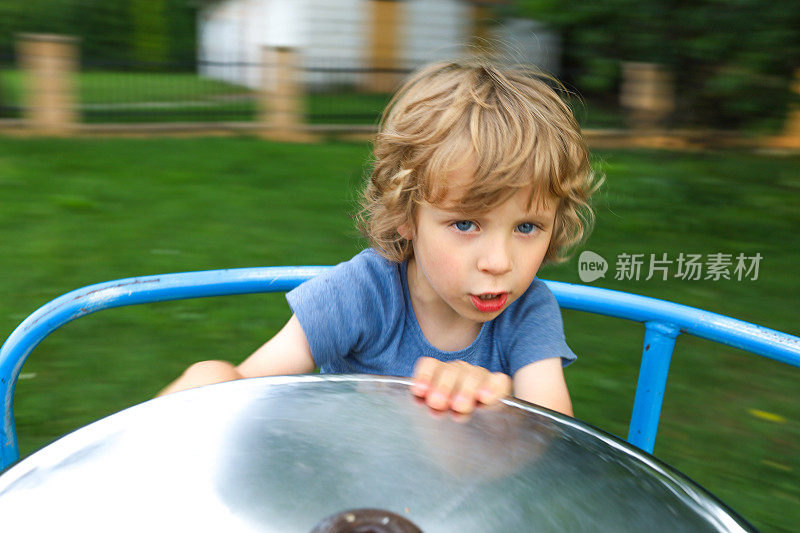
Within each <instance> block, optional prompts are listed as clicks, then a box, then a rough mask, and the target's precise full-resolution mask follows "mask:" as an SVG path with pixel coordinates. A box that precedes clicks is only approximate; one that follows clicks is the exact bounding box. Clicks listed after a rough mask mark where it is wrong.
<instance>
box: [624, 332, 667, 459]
mask: <svg viewBox="0 0 800 533" xmlns="http://www.w3.org/2000/svg"><path fill="white" fill-rule="evenodd" d="M644 326H645V333H644V347H643V349H642V364H641V367H640V368H639V381H638V383H637V384H636V397H635V398H634V400H633V412H632V414H631V423H630V426H629V428H628V442H629V443H631V444H633V445H634V446H637V447H638V448H640V449H642V450H644V451H646V452H648V453H653V447H654V446H655V443H656V432H657V431H658V420H659V418H660V416H661V405H662V404H663V402H664V391H665V390H666V387H667V375H668V374H669V363H670V359H671V358H672V351H673V349H674V348H675V338H676V337H677V336H678V335H680V329H678V328H677V327H676V326H674V325H672V324H665V323H663V322H654V321H651V322H645V325H644Z"/></svg>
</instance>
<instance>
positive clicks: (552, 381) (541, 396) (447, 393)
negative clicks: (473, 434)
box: [411, 357, 572, 416]
mask: <svg viewBox="0 0 800 533" xmlns="http://www.w3.org/2000/svg"><path fill="white" fill-rule="evenodd" d="M413 379H414V386H413V387H412V389H411V390H412V392H413V393H414V395H415V396H418V397H420V398H424V399H425V403H426V404H428V405H429V406H430V407H433V408H434V409H439V410H444V409H452V410H454V411H457V412H459V413H469V412H472V410H473V409H475V404H476V402H478V403H482V404H486V405H488V404H492V403H494V402H496V401H498V400H499V399H500V398H502V397H504V396H508V395H510V394H511V390H512V382H511V379H510V378H509V377H508V376H507V375H505V374H503V373H501V372H494V373H492V372H489V371H488V370H486V369H485V368H482V367H479V366H474V365H471V364H469V363H467V362H465V361H453V362H450V363H445V362H443V361H439V360H437V359H433V358H430V357H421V358H420V359H419V360H417V364H416V366H415V367H414V377H413ZM513 390H514V396H515V397H517V398H519V399H520V400H525V401H527V402H531V403H535V404H537V405H541V406H543V407H547V408H548V409H552V410H554V411H558V412H560V413H563V414H565V415H569V416H572V402H571V401H570V398H569V392H568V391H567V384H566V382H565V381H564V371H563V370H562V367H561V358H559V357H553V358H549V359H542V360H541V361H536V362H535V363H530V364H529V365H526V366H524V367H522V368H521V369H519V370H518V371H517V373H516V374H514V381H513Z"/></svg>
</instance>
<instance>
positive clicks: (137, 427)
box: [0, 376, 751, 532]
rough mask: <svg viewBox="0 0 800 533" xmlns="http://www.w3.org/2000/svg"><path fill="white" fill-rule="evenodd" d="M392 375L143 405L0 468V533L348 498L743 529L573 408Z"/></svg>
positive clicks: (314, 520) (206, 518) (470, 527)
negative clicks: (443, 391)
mask: <svg viewBox="0 0 800 533" xmlns="http://www.w3.org/2000/svg"><path fill="white" fill-rule="evenodd" d="M408 385H409V383H408V381H406V380H402V379H395V378H380V377H370V376H294V377H272V378H258V379H251V380H242V381H236V382H231V383H223V384H219V385H213V386H209V387H202V388H199V389H195V390H190V391H186V392H182V393H178V394H174V395H171V396H167V397H163V398H158V399H155V400H151V401H149V402H145V403H143V404H141V405H138V406H135V407H132V408H130V409H127V410H125V411H122V412H120V413H117V414H115V415H112V416H110V417H108V418H106V419H103V420H101V421H99V422H95V423H94V424H91V425H89V426H87V427H85V428H83V429H80V430H78V431H76V432H74V433H72V434H70V435H67V436H66V437H64V438H62V439H60V440H58V441H56V442H55V443H53V444H51V445H50V446H48V447H46V448H44V449H43V450H41V451H39V452H37V453H36V454H34V455H32V456H31V457H29V458H28V459H25V460H24V461H22V462H20V463H19V464H17V465H16V466H14V467H12V468H11V469H9V470H8V471H7V472H6V473H5V474H3V475H2V476H0V517H1V519H2V524H3V530H4V531H6V530H8V531H15V532H19V531H36V532H39V531H56V530H63V529H64V528H65V527H66V528H67V529H72V528H73V527H80V530H81V531H87V532H89V531H104V532H105V531H115V530H118V529H119V528H120V527H122V528H124V529H126V530H131V531H136V530H141V531H153V530H157V531H169V530H173V531H209V530H215V529H216V530H220V531H260V532H263V531H276V532H293V531H299V532H309V531H312V530H313V529H314V528H315V527H317V525H318V524H320V523H321V522H323V521H324V520H325V519H326V518H330V517H334V516H335V515H337V514H339V513H342V512H346V511H350V512H351V513H352V512H353V510H359V509H360V510H364V509H373V510H379V511H381V512H384V511H385V512H389V513H393V514H394V515H398V516H399V517H403V518H405V519H407V520H408V521H410V522H411V523H412V524H413V525H415V526H417V527H419V528H420V529H421V530H422V531H425V532H449V531H452V532H469V531H476V532H488V531H531V530H536V531H602V530H608V531H620V530H630V531H648V530H669V531H747V530H750V529H751V526H749V525H748V524H747V523H746V522H745V521H743V520H742V519H741V518H740V517H738V516H737V515H736V514H735V513H733V512H732V511H730V510H729V509H727V508H726V507H725V506H724V505H722V504H721V503H719V502H718V501H717V500H716V499H715V498H713V497H712V496H710V495H709V494H708V493H707V492H705V491H704V490H703V489H702V488H700V487H698V486H697V485H695V484H694V483H693V482H691V481H690V480H688V479H687V478H685V477H684V476H682V475H681V474H678V473H677V472H675V471H674V470H672V469H671V468H669V467H667V466H666V465H664V464H663V463H661V462H660V461H658V460H657V459H655V458H653V457H652V456H650V455H648V454H646V453H643V452H641V451H639V450H637V449H636V448H633V447H632V446H630V445H628V444H626V443H624V442H622V441H621V440H619V439H617V438H615V437H611V436H609V435H607V434H605V433H602V432H600V431H598V430H595V429H593V428H591V427H588V426H586V425H584V424H582V423H581V422H578V421H576V420H574V419H571V418H567V417H564V416H561V415H558V414H554V413H551V412H549V411H546V410H543V409H539V408H537V407H535V406H532V405H530V404H526V403H524V402H518V401H515V400H507V401H505V402H504V404H501V405H498V406H496V407H492V408H480V409H478V410H477V411H476V412H475V413H474V414H473V415H471V416H469V417H457V416H455V415H454V414H451V413H437V412H434V411H432V410H431V409H429V408H428V407H427V406H425V405H424V404H422V403H420V402H419V401H417V400H416V399H415V398H414V397H413V396H412V395H411V394H410V392H409V390H408ZM345 514H347V513H345ZM387 516H389V515H387ZM360 517H361V515H355V514H354V515H353V521H355V520H356V519H359V518H360ZM389 523H391V520H389V521H387V524H389ZM389 530H390V531H391V529H389ZM343 531H346V530H343Z"/></svg>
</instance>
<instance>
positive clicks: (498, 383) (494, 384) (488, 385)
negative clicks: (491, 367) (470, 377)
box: [477, 372, 511, 405]
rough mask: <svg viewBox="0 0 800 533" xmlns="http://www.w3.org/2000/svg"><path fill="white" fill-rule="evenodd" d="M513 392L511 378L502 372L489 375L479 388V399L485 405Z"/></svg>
mask: <svg viewBox="0 0 800 533" xmlns="http://www.w3.org/2000/svg"><path fill="white" fill-rule="evenodd" d="M509 394H511V378H510V377H508V376H507V375H506V374H503V373H502V372H494V373H492V374H491V375H489V376H488V378H487V379H485V380H484V382H483V383H482V384H481V386H480V388H479V389H478V394H477V397H478V401H479V402H481V403H482V404H485V405H490V404H492V403H495V402H496V401H498V400H499V399H500V398H504V397H506V396H508V395H509Z"/></svg>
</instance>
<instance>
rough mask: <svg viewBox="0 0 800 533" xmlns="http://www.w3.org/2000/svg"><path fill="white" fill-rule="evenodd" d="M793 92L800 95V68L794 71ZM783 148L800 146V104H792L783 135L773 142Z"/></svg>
mask: <svg viewBox="0 0 800 533" xmlns="http://www.w3.org/2000/svg"><path fill="white" fill-rule="evenodd" d="M792 92H793V93H795V95H796V96H797V97H800V68H799V69H797V70H795V71H794V83H792ZM773 144H775V145H777V146H779V147H781V148H800V106H798V105H797V104H794V105H792V107H791V108H790V109H789V114H788V116H787V117H786V125H785V126H784V128H783V135H781V136H780V137H779V138H778V139H776V140H775V142H773Z"/></svg>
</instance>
